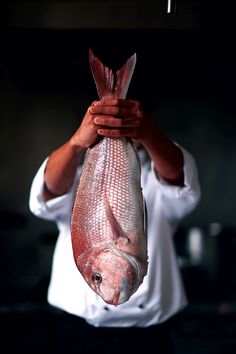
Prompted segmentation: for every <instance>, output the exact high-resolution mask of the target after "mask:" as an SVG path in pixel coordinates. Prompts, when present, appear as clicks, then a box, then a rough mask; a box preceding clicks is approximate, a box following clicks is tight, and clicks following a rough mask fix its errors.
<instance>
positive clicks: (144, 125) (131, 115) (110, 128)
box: [73, 97, 150, 147]
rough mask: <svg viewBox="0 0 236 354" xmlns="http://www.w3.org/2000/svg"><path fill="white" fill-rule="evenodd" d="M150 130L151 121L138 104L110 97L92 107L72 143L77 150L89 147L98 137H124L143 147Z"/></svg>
mask: <svg viewBox="0 0 236 354" xmlns="http://www.w3.org/2000/svg"><path fill="white" fill-rule="evenodd" d="M149 127H150V119H147V117H146V115H145V113H144V112H143V109H142V106H141V104H140V103H139V102H138V101H135V100H126V99H118V98H112V97H109V98H105V99H102V100H100V101H94V102H93V103H92V105H91V106H90V107H89V108H88V110H87V112H86V114H85V116H84V118H83V121H82V123H81V125H80V127H79V129H78V130H77V132H76V133H75V135H74V136H73V139H74V141H75V142H77V144H78V145H79V146H80V147H89V146H91V145H92V144H93V143H94V142H95V141H96V140H97V138H98V136H106V137H110V138H120V137H123V136H126V137H129V138H132V139H134V140H135V141H138V142H140V143H142V140H145V138H146V137H147V136H148V134H149V130H150V129H149Z"/></svg>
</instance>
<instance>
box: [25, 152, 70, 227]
mask: <svg viewBox="0 0 236 354" xmlns="http://www.w3.org/2000/svg"><path fill="white" fill-rule="evenodd" d="M47 160H48V159H46V160H45V161H44V162H43V164H42V165H41V167H40V168H39V170H38V172H37V174H36V176H35V177H34V180H33V182H32V185H31V189H30V198H29V208H30V211H31V212H32V213H33V214H34V215H36V216H38V217H41V218H43V219H47V220H54V221H58V220H61V221H62V220H63V219H65V218H68V217H69V215H70V213H71V208H72V203H73V199H74V191H75V185H76V183H74V184H73V186H72V187H71V188H70V189H69V191H68V192H67V193H66V194H64V195H62V196H59V197H56V198H53V199H50V200H48V201H45V200H44V198H43V189H44V171H45V167H46V164H47Z"/></svg>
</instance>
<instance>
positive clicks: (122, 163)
mask: <svg viewBox="0 0 236 354" xmlns="http://www.w3.org/2000/svg"><path fill="white" fill-rule="evenodd" d="M135 60H136V58H135V57H134V56H133V57H131V58H130V59H129V60H128V61H127V62H126V64H125V65H124V66H123V67H122V68H121V69H120V70H118V71H117V72H116V73H115V74H114V73H113V72H112V71H110V70H109V69H108V68H106V67H105V66H104V65H103V64H102V63H101V62H100V61H99V60H98V59H97V58H96V57H95V56H94V55H93V53H92V52H90V65H91V69H92V72H93V75H94V79H95V82H96V85H97V89H98V93H99V98H100V99H99V100H97V101H94V102H93V103H92V104H91V105H90V107H88V109H87V112H86V113H85V116H84V118H83V120H82V123H81V125H80V126H79V127H78V129H77V131H76V132H75V133H74V134H73V135H72V137H71V138H70V139H69V140H68V141H67V142H66V143H65V144H63V145H62V146H61V147H59V148H58V149H56V150H55V151H54V152H52V154H51V155H50V156H49V158H47V159H46V160H45V161H44V163H43V164H42V166H41V167H40V169H39V171H38V173H37V175H36V176H35V178H34V181H33V184H32V188H31V194H30V209H31V211H32V212H33V213H34V214H35V215H37V216H39V217H42V218H45V219H49V220H53V221H55V222H56V224H57V226H58V229H59V238H58V240H57V244H56V248H55V252H54V257H53V266H52V275H51V281H50V285H49V290H48V301H49V303H50V304H51V305H53V306H56V307H58V308H60V309H62V310H63V311H65V320H64V323H63V324H62V327H63V330H62V332H61V333H60V340H59V343H60V348H59V352H60V350H62V352H63V350H67V352H68V353H70V352H71V353H76V352H77V350H78V352H81V351H82V352H84V353H90V352H91V353H92V352H93V351H95V350H98V346H99V345H102V346H103V350H102V351H104V352H107V353H110V352H112V353H118V352H121V351H122V353H126V352H127V353H128V352H129V353H130V352H131V351H132V352H137V353H144V351H146V350H148V349H149V348H153V350H155V352H156V353H165V354H168V353H172V346H171V342H170V340H169V337H168V333H167V332H166V331H165V327H166V326H165V323H167V322H166V321H167V320H168V319H169V318H171V317H172V316H173V315H174V314H176V313H178V312H179V311H180V310H181V309H183V308H184V307H185V306H186V305H187V300H186V296H185V292H184V288H183V284H182V280H181V276H180V273H179V269H178V266H177V262H176V255H175V251H174V246H173V240H172V236H173V233H174V232H175V230H176V227H177V225H178V222H179V221H180V220H181V219H182V218H183V217H184V216H186V215H187V214H188V213H190V212H191V211H192V210H193V209H194V208H195V207H196V205H197V203H198V201H199V198H200V187H199V182H198V175H197V169H196V165H195V162H194V159H193V158H192V156H191V155H190V154H189V153H188V152H187V151H186V150H185V149H183V148H182V147H180V146H178V145H177V144H176V143H174V142H172V141H171V140H170V139H169V138H168V137H167V136H166V135H165V134H163V133H162V132H161V131H160V130H159V129H158V127H156V125H155V122H154V121H153V120H152V118H151V117H148V116H147V114H146V113H145V112H144V110H143V108H142V105H141V103H140V102H138V101H136V100H131V99H125V95H126V92H127V89H128V85H129V82H130V79H131V77H132V73H133V69H134V65H135ZM104 82H105V84H104ZM133 144H134V145H135V146H136V148H135V147H134V146H133ZM85 151H86V156H85V160H84V163H83V167H82V163H81V161H82V159H83V156H84V153H85ZM140 166H141V170H140ZM81 171H82V172H81ZM143 198H144V201H145V203H144V202H143ZM144 204H145V206H144ZM145 209H146V214H147V215H145ZM77 268H78V269H77ZM78 270H79V271H78ZM67 324H71V325H73V326H75V328H78V338H77V337H76V336H75V337H74V338H72V339H71V340H70V341H66V333H67V332H68V338H69V337H70V328H67V329H66V327H67ZM139 334H140V336H142V338H141V339H139ZM91 336H92V337H91ZM73 340H74V342H73ZM77 341H78V343H77ZM81 341H83V342H81ZM91 341H92V342H91ZM101 343H102V344H101ZM63 345H65V347H63ZM80 345H81V348H80V347H79V346H80ZM63 348H64V349H63ZM68 348H70V349H68ZM78 348H80V349H81V351H80V349H78Z"/></svg>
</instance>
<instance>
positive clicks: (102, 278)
mask: <svg viewBox="0 0 236 354" xmlns="http://www.w3.org/2000/svg"><path fill="white" fill-rule="evenodd" d="M89 60H90V66H91V70H92V73H93V77H94V80H95V83H96V86H97V91H98V94H99V98H100V99H103V98H105V97H117V98H125V96H126V93H127V90H128V86H129V83H130V80H131V77H132V74H133V70H134V67H135V63H136V54H134V55H133V56H132V57H131V58H130V59H129V60H128V61H127V62H126V63H125V64H124V65H123V66H122V68H121V69H120V70H118V71H116V72H113V71H112V70H110V69H109V68H107V67H106V66H104V65H103V64H102V63H101V62H100V60H99V59H98V58H97V57H95V56H94V54H93V52H92V50H91V49H90V52H89ZM71 234H72V247H73V254H74V259H75V263H76V265H77V267H78V269H79V271H80V272H81V274H82V275H83V277H84V279H85V280H86V282H87V283H88V284H89V286H90V287H91V288H92V289H93V290H94V291H95V292H96V293H97V294H98V295H100V296H101V297H102V299H103V300H104V301H105V302H107V303H108V304H112V305H119V304H122V303H124V302H126V301H127V300H128V299H129V298H130V296H131V295H132V294H133V293H134V292H135V291H136V290H137V289H138V287H139V286H140V284H141V283H142V281H143V278H144V276H145V275H146V273H147V240H146V232H145V208H144V199H143V195H142V190H141V186H140V161H139V157H138V154H137V151H136V149H135V147H134V145H133V143H132V141H131V139H128V138H119V139H114V138H107V137H104V138H102V139H101V140H100V141H99V142H97V143H96V144H95V145H94V146H92V147H90V148H88V149H87V152H86V156H85V161H84V164H83V170H82V173H81V176H80V180H79V184H78V187H77V191H76V196H75V201H74V205H73V209H72V216H71Z"/></svg>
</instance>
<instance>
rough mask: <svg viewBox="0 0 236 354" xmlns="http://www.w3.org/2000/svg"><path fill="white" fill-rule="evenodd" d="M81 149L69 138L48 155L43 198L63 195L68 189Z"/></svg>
mask: <svg viewBox="0 0 236 354" xmlns="http://www.w3.org/2000/svg"><path fill="white" fill-rule="evenodd" d="M83 150H84V149H83V148H82V147H78V146H75V145H74V144H73V142H72V139H70V140H69V141H68V142H66V143H65V144H64V145H62V146H61V147H60V148H58V149H57V150H55V151H54V152H53V153H52V154H51V155H50V156H49V159H48V162H47V166H46V170H45V175H44V182H45V190H44V198H45V200H49V199H52V198H54V197H56V196H60V195H63V194H64V193H66V192H67V191H68V189H69V188H70V186H71V185H72V183H73V180H74V177H75V174H76V171H77V167H78V163H79V159H80V157H81V154H82V152H83Z"/></svg>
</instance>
